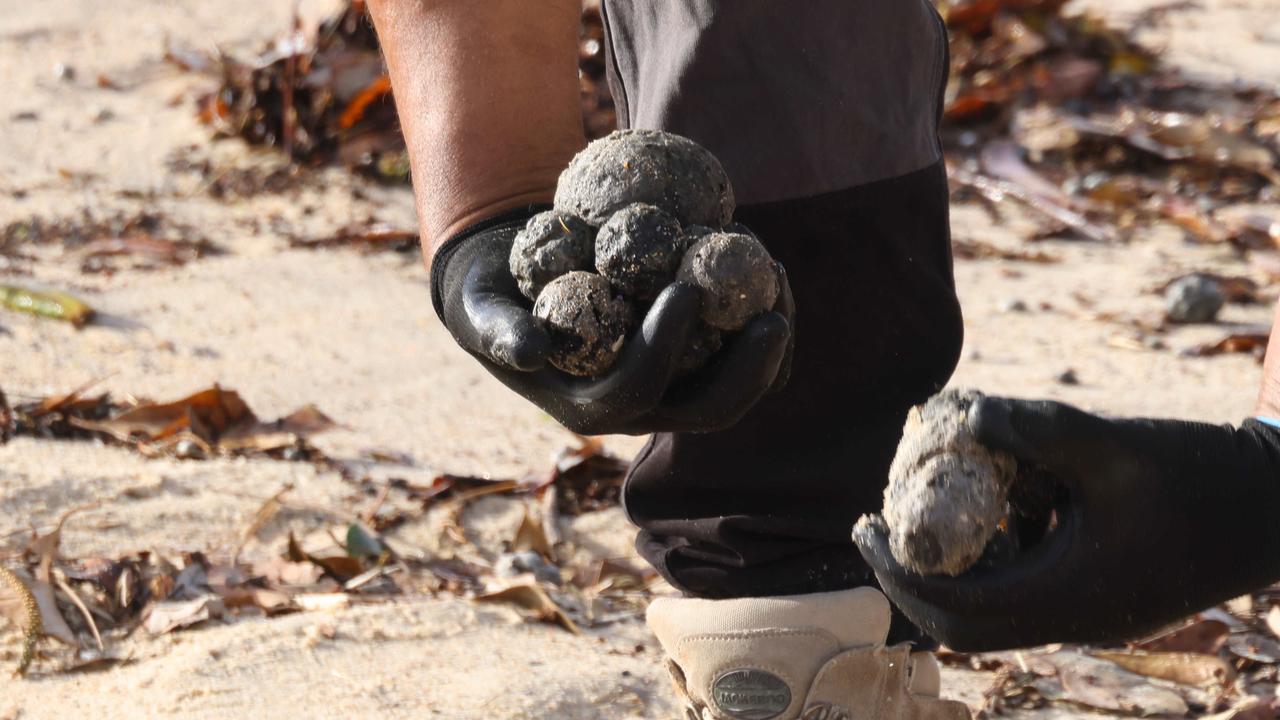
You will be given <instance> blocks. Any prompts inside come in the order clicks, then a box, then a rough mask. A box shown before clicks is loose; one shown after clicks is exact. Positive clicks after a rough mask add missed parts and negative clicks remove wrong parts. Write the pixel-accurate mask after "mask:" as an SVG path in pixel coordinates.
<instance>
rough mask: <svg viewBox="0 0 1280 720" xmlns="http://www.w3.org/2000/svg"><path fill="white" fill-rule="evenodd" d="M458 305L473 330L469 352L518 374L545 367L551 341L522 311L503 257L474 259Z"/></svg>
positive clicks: (522, 306)
mask: <svg viewBox="0 0 1280 720" xmlns="http://www.w3.org/2000/svg"><path fill="white" fill-rule="evenodd" d="M462 303H463V312H464V314H465V316H466V321H467V323H468V324H470V325H471V327H472V329H473V331H474V341H475V343H476V346H475V347H472V348H470V349H471V350H474V351H476V352H479V353H481V354H482V355H484V356H485V357H488V358H490V359H491V360H493V361H495V362H497V363H498V364H500V365H502V366H504V367H507V368H511V369H513V370H519V371H521V372H532V371H534V370H538V369H540V368H542V367H543V366H544V365H546V361H547V354H548V353H549V352H550V350H551V338H550V337H548V336H547V333H546V331H545V330H543V329H542V328H541V327H539V326H538V323H537V321H536V320H535V319H534V317H533V314H532V313H530V312H529V310H528V309H527V308H526V306H525V300H524V297H523V296H522V295H521V294H520V290H519V288H518V287H516V283H515V279H514V278H512V277H511V273H510V271H509V270H508V269H507V267H506V263H505V258H503V259H502V261H501V262H498V259H496V258H492V257H477V258H476V260H475V262H474V263H473V264H472V266H471V268H470V269H469V270H468V271H467V277H466V280H465V281H464V283H463V288H462Z"/></svg>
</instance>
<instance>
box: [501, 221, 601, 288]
mask: <svg viewBox="0 0 1280 720" xmlns="http://www.w3.org/2000/svg"><path fill="white" fill-rule="evenodd" d="M591 234H592V229H591V226H590V225H587V224H586V223H585V222H583V221H582V220H579V219H578V218H576V217H573V216H572V215H562V214H560V213H557V212H556V211H554V210H548V211H546V212H541V213H538V214H537V215H534V216H533V217H531V218H529V224H527V225H525V226H524V229H523V230H521V231H520V232H519V233H516V239H515V242H514V243H513V244H512V245H511V261H510V262H511V274H512V275H513V276H514V277H515V279H516V283H517V284H519V286H520V292H522V293H524V295H525V297H527V298H529V299H530V300H533V299H535V298H537V297H538V293H540V292H542V288H544V287H546V285H547V283H549V282H551V281H552V280H555V279H556V278H558V277H560V276H561V275H564V274H565V273H567V272H571V271H573V270H590V269H591V254H592V252H593V249H594V243H593V241H592V237H591Z"/></svg>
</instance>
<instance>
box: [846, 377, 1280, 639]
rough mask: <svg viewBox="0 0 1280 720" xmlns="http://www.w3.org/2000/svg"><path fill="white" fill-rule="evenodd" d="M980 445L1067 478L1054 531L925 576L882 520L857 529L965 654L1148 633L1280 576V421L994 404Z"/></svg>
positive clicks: (892, 593) (985, 414)
mask: <svg viewBox="0 0 1280 720" xmlns="http://www.w3.org/2000/svg"><path fill="white" fill-rule="evenodd" d="M969 424H970V427H971V429H972V430H973V432H974V434H975V436H976V437H977V438H978V440H979V441H980V442H981V443H983V444H984V445H986V446H987V447H989V448H992V449H995V450H1004V451H1007V452H1009V453H1012V454H1013V455H1014V456H1015V457H1017V459H1018V461H1019V462H1020V463H1033V464H1037V465H1039V466H1041V467H1042V468H1043V469H1045V470H1047V471H1049V472H1050V473H1053V474H1054V475H1056V476H1057V477H1058V478H1060V479H1061V481H1062V482H1063V484H1064V485H1065V488H1066V493H1065V499H1064V500H1062V501H1061V502H1060V504H1059V505H1058V507H1057V508H1056V512H1057V525H1056V527H1054V528H1053V529H1051V530H1050V531H1049V532H1048V534H1047V535H1046V536H1045V537H1044V538H1043V539H1042V540H1041V541H1040V542H1039V543H1038V544H1036V545H1035V546H1033V547H1030V548H1027V549H1024V550H1023V551H1022V552H1021V553H1020V554H1018V555H1017V556H1015V557H1014V558H1013V559H1012V560H1011V561H1008V562H1006V563H1002V564H999V565H998V566H996V567H980V568H975V569H973V570H970V571H969V572H967V573H965V574H963V575H961V576H959V577H956V578H949V577H921V576H920V575H917V574H915V573H912V572H910V571H908V570H906V569H904V568H903V567H902V566H900V565H899V564H898V563H897V562H896V561H895V560H894V559H893V556H892V555H891V554H890V552H889V543H888V538H887V537H886V536H885V534H884V532H883V529H882V528H880V529H874V530H872V531H870V532H865V533H864V532H859V533H855V537H854V539H855V540H856V541H857V543H858V546H859V548H860V549H861V550H862V554H863V557H865V558H866V560H867V562H868V563H870V564H871V566H872V567H873V568H874V569H875V572H876V577H877V578H878V579H879V581H880V582H881V584H882V586H883V588H884V591H885V593H886V594H887V595H888V596H889V598H890V599H891V600H893V602H894V603H896V604H897V605H898V606H899V607H900V608H901V609H902V610H903V612H905V613H906V615H907V616H908V617H909V618H911V620H912V621H914V622H915V623H916V624H918V625H919V626H920V627H921V628H923V629H924V630H925V631H926V632H928V633H930V634H931V635H933V636H934V637H936V638H938V639H939V640H941V641H942V642H944V643H946V644H947V645H948V646H950V647H952V648H954V649H957V650H963V651H981V650H994V649H1003V648H1011V647H1020V646H1028V645H1040V644H1045V643H1050V642H1104V641H1117V640H1121V639H1128V638H1133V637H1137V636H1140V635H1144V634H1147V633H1149V632H1151V631H1153V630H1156V629H1158V628H1160V627H1162V626H1164V625H1166V624H1168V623H1170V622H1173V621H1175V620H1177V619H1179V618H1181V617H1184V616H1186V615H1189V614H1192V613H1194V612H1197V611H1199V610H1202V609H1204V608H1206V607H1209V606H1211V605H1214V604H1215V603H1218V602H1221V601H1223V600H1227V599H1230V598H1232V597H1236V596H1238V595H1241V594H1242V593H1245V592H1248V591H1250V590H1254V589H1257V588H1259V587H1263V586H1265V585H1267V584H1269V583H1271V582H1273V581H1275V580H1276V579H1277V578H1280V430H1277V429H1276V428H1273V427H1270V426H1268V425H1265V424H1263V423H1261V422H1258V421H1257V420H1246V421H1245V422H1244V424H1243V425H1242V426H1241V427H1239V428H1233V427H1231V426H1216V425H1207V424H1203V423H1191V422H1182V421H1177V420H1147V419H1120V420H1108V419H1105V418H1101V417H1097V416H1094V415H1090V414H1088V413H1085V412H1083V411H1081V410H1078V409H1076V408H1073V407H1071V406H1068V405H1063V404H1061V403H1054V402H1029V401H1023V400H1009V399H1004V398H985V399H983V400H980V401H979V402H978V403H975V405H974V406H973V408H972V409H971V410H970V412H969Z"/></svg>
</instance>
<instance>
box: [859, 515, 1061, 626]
mask: <svg viewBox="0 0 1280 720" xmlns="http://www.w3.org/2000/svg"><path fill="white" fill-rule="evenodd" d="M1066 522H1067V524H1069V525H1073V524H1074V523H1073V522H1072V521H1071V520H1067V521H1066ZM1078 537H1079V535H1078V534H1077V528H1075V527H1070V528H1064V529H1062V530H1061V531H1059V532H1057V533H1056V534H1055V535H1054V536H1053V537H1051V538H1050V539H1048V540H1047V541H1046V542H1044V543H1042V544H1041V545H1039V546H1037V547H1035V548H1033V549H1031V550H1028V551H1026V552H1024V553H1022V554H1021V555H1019V556H1018V557H1017V558H1015V559H1014V560H1012V561H1010V562H1008V563H1006V564H1002V565H1001V566H999V567H997V568H975V569H972V570H969V571H968V572H966V573H964V574H962V575H959V576H957V577H948V576H945V575H937V576H924V575H920V574H919V573H917V572H915V571H912V570H908V569H907V568H906V567H904V566H903V565H902V564H900V563H899V562H898V560H897V558H895V557H894V555H893V552H892V550H891V548H890V541H889V532H888V528H887V527H886V526H885V525H884V521H883V520H881V519H879V518H876V519H875V520H873V521H872V522H870V523H859V524H858V525H857V526H856V527H855V528H854V531H853V541H854V543H855V544H857V546H858V550H859V551H860V552H861V553H862V557H863V559H865V560H866V561H867V564H868V565H870V566H871V568H872V570H874V571H875V573H876V577H877V578H878V579H879V580H880V582H881V583H882V584H883V585H885V587H886V593H887V594H889V595H890V597H891V599H893V600H894V601H895V602H898V601H899V600H900V598H898V597H894V595H902V596H906V598H908V599H910V600H911V601H912V602H913V603H914V604H916V605H917V606H931V607H938V608H943V609H944V610H945V612H946V613H949V614H954V615H956V616H963V615H965V614H968V613H972V614H980V615H993V614H1000V613H1015V614H1017V613H1023V612H1030V611H1032V609H1035V608H1038V607H1040V606H1042V605H1044V604H1045V599H1046V598H1055V597H1060V596H1062V595H1064V594H1067V593H1070V592H1071V590H1072V589H1073V586H1075V585H1076V584H1078V582H1079V578H1078V577H1074V578H1073V572H1077V570H1076V568H1077V565H1076V564H1075V560H1076V558H1075V557H1074V556H1073V553H1072V548H1073V546H1074V544H1075V543H1076V541H1077V539H1078Z"/></svg>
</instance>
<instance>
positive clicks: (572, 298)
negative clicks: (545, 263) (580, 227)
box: [533, 271, 635, 377]
mask: <svg viewBox="0 0 1280 720" xmlns="http://www.w3.org/2000/svg"><path fill="white" fill-rule="evenodd" d="M533 315H534V317H535V318H537V320H538V322H539V324H540V325H541V326H542V327H543V329H545V330H546V331H547V334H548V335H550V337H551V353H550V355H549V357H548V359H549V360H550V362H551V364H552V365H554V366H555V367H557V368H559V369H561V370H563V371H565V372H567V373H569V374H570V375H578V376H580V377H595V376H598V375H601V374H603V373H604V372H605V371H606V370H608V369H609V368H610V367H613V364H614V362H615V361H617V359H618V353H619V352H620V351H621V350H622V344H623V343H624V342H626V339H627V335H628V334H629V333H630V332H631V328H632V325H633V324H634V322H635V310H634V309H633V308H632V306H631V304H630V303H629V302H627V301H626V300H625V299H623V298H622V297H620V296H618V295H617V294H616V293H615V292H614V290H613V287H612V286H611V285H610V284H609V281H608V280H606V279H605V278H604V277H602V276H600V275H596V274H595V273H588V272H581V271H575V272H571V273H569V274H567V275H561V276H560V277H558V278H556V279H555V280H552V281H551V282H550V283H548V284H547V286H546V287H545V288H543V290H542V293H541V294H539V295H538V300H537V301H536V302H535V303H534V304H533Z"/></svg>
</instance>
